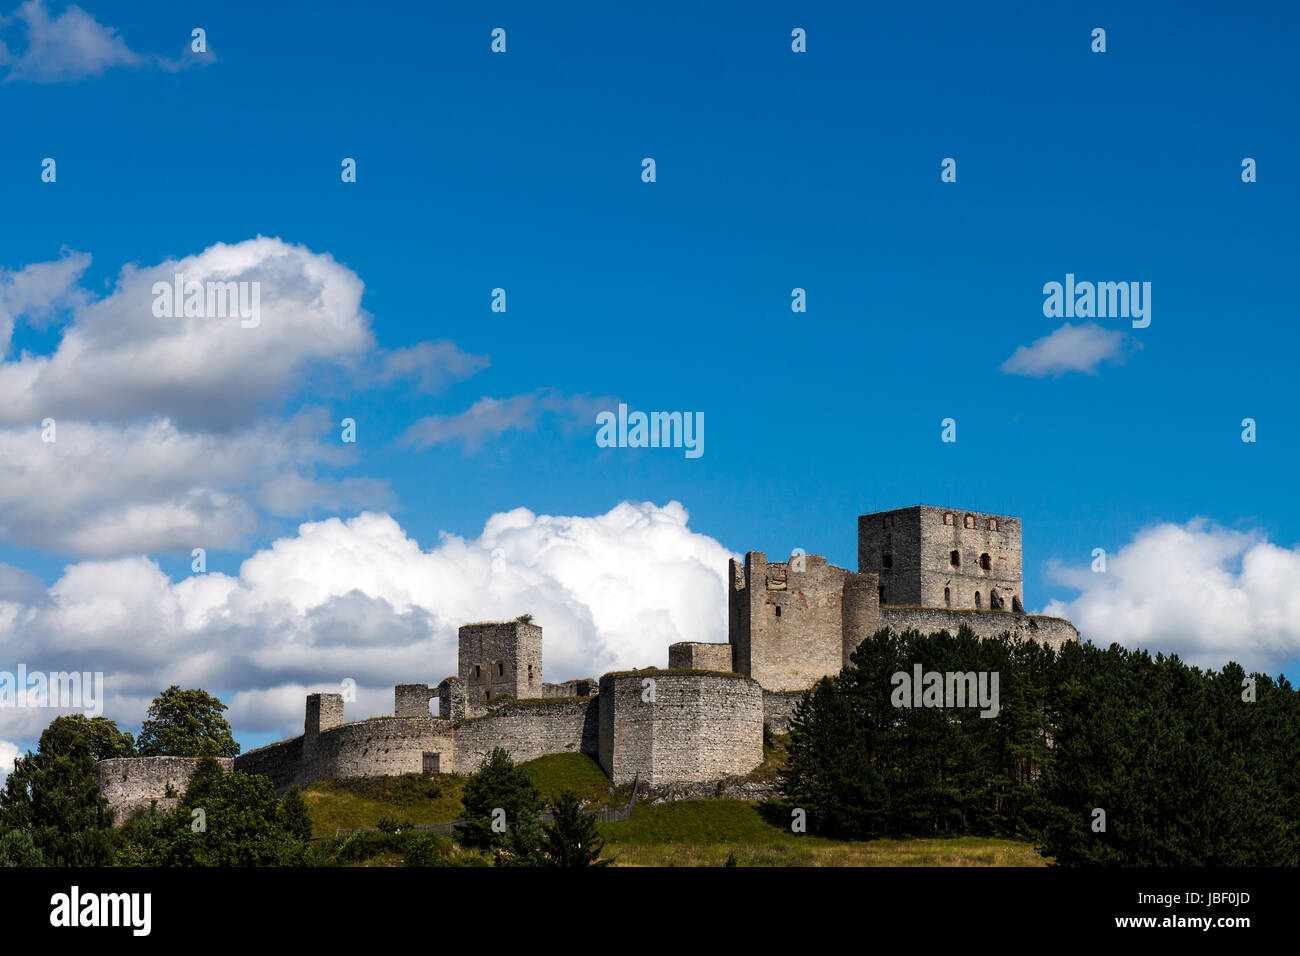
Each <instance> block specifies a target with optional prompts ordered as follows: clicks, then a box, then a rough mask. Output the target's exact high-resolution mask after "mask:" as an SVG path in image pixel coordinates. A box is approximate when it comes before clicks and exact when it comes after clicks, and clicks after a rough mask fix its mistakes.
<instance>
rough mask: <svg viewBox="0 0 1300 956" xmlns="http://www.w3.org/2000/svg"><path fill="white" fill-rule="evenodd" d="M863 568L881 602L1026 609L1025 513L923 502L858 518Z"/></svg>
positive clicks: (997, 609)
mask: <svg viewBox="0 0 1300 956" xmlns="http://www.w3.org/2000/svg"><path fill="white" fill-rule="evenodd" d="M858 570H859V572H863V573H866V572H871V573H875V574H878V575H879V576H880V585H879V588H880V591H879V595H880V603H881V604H885V605H894V606H914V607H950V608H956V609H959V610H972V609H973V610H985V611H1018V612H1019V611H1023V610H1024V583H1023V576H1022V570H1021V554H1020V519H1019V518H1015V517H1012V516H1011V515H995V514H988V513H985V512H980V511H963V510H960V509H956V508H935V507H932V506H929V505H916V506H913V507H911V508H899V509H897V510H895V511H879V512H876V513H874V514H867V515H859V516H858Z"/></svg>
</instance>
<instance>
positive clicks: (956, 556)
mask: <svg viewBox="0 0 1300 956" xmlns="http://www.w3.org/2000/svg"><path fill="white" fill-rule="evenodd" d="M948 563H949V564H951V565H952V566H953V567H954V568H960V567H961V552H960V551H949V552H948Z"/></svg>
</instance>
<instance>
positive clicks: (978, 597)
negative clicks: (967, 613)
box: [975, 591, 984, 607]
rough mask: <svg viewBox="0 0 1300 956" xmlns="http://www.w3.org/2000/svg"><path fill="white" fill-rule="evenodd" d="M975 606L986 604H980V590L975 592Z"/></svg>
mask: <svg viewBox="0 0 1300 956" xmlns="http://www.w3.org/2000/svg"><path fill="white" fill-rule="evenodd" d="M975 606H976V607H983V606H984V605H982V604H980V593H979V591H976V592H975Z"/></svg>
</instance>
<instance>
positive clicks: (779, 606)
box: [776, 604, 781, 617]
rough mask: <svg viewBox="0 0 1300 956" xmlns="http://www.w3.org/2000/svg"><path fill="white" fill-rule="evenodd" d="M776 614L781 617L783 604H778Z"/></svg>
mask: <svg viewBox="0 0 1300 956" xmlns="http://www.w3.org/2000/svg"><path fill="white" fill-rule="evenodd" d="M776 616H777V617H780V616H781V605H779V604H778V605H776Z"/></svg>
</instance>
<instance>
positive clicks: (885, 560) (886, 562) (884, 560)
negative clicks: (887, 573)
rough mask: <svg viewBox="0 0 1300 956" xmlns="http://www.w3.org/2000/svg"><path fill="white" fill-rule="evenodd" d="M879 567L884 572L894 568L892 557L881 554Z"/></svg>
mask: <svg viewBox="0 0 1300 956" xmlns="http://www.w3.org/2000/svg"><path fill="white" fill-rule="evenodd" d="M880 566H881V567H882V568H884V569H885V570H889V569H890V568H892V567H893V566H894V556H893V555H892V554H882V555H881V556H880Z"/></svg>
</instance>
